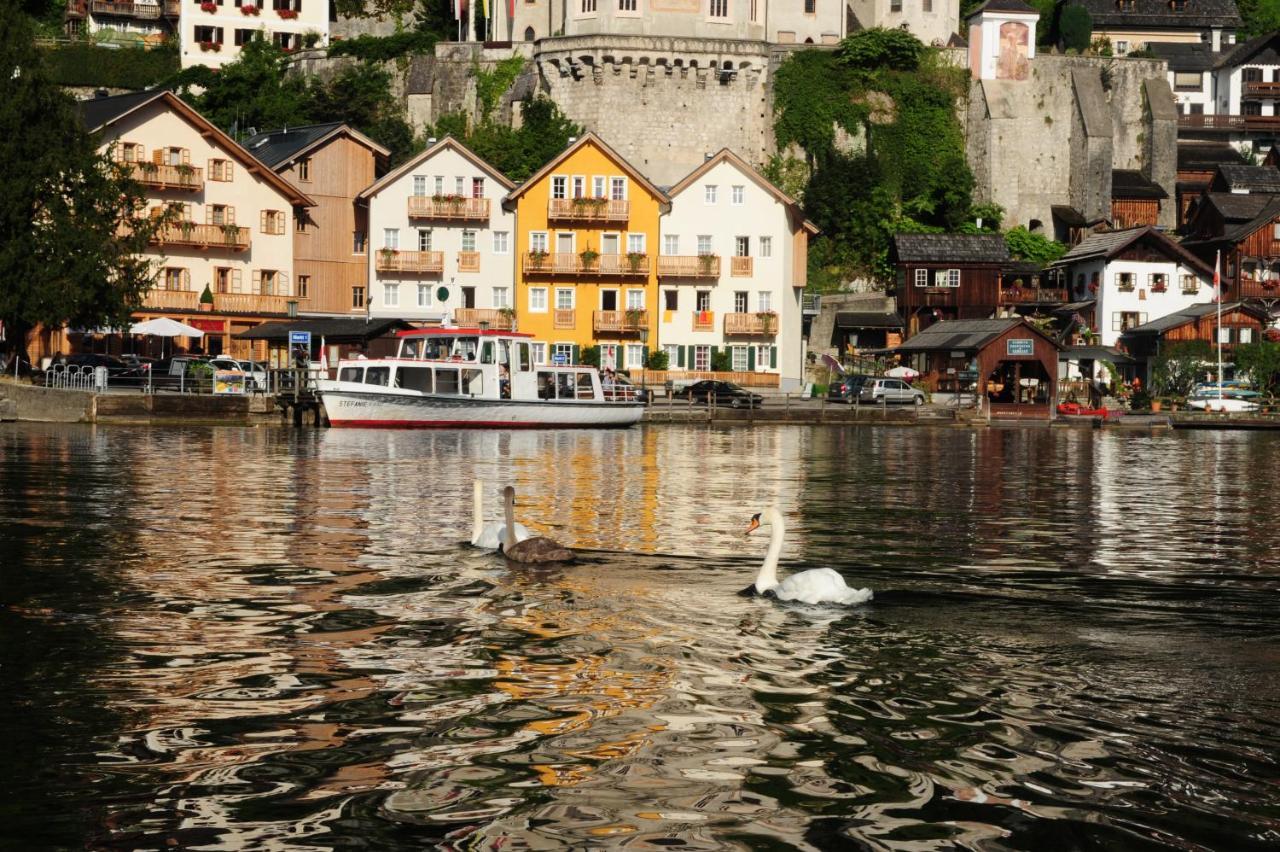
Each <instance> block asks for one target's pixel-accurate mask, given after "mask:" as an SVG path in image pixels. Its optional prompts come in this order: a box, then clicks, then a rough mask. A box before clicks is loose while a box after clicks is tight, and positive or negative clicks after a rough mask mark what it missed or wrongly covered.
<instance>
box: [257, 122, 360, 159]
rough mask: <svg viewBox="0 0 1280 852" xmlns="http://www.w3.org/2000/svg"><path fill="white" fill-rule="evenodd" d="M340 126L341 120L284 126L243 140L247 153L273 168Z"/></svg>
mask: <svg viewBox="0 0 1280 852" xmlns="http://www.w3.org/2000/svg"><path fill="white" fill-rule="evenodd" d="M341 126H342V122H340V121H334V122H330V123H329V124H310V125H307V126H305V127H286V128H283V129H282V130H269V131H267V132H266V133H258V134H256V135H254V136H250V137H249V138H248V139H246V140H245V142H244V147H246V148H248V149H249V153H250V154H253V156H255V157H257V158H258V159H259V160H260V161H262V163H263V165H266V166H270V167H271V168H273V169H274V168H275V167H276V166H278V165H280V164H281V163H283V162H284V161H285V160H287V159H289V158H290V157H291V156H293V155H294V154H295V153H297V152H298V151H301V150H302V149H303V148H306V147H307V146H309V145H311V144H312V143H314V142H315V141H317V140H318V139H322V138H324V137H325V136H327V135H328V134H330V133H332V132H333V131H334V130H336V129H337V128H339V127H341Z"/></svg>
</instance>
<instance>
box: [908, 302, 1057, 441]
mask: <svg viewBox="0 0 1280 852" xmlns="http://www.w3.org/2000/svg"><path fill="white" fill-rule="evenodd" d="M1061 348H1062V347H1061V346H1059V345H1058V342H1057V341H1056V340H1054V339H1053V338H1052V337H1049V336H1048V335H1047V334H1045V333H1044V332H1043V331H1041V330H1040V329H1039V328H1037V327H1036V326H1034V325H1032V324H1031V323H1029V322H1027V321H1026V320H1025V319H1022V318H1021V317H1009V318H1002V319H977V320H944V321H942V322H938V323H934V324H933V325H931V326H929V328H928V329H927V330H925V331H922V332H920V333H919V334H917V335H916V336H915V337H912V338H911V339H910V340H908V341H907V342H906V343H904V344H902V345H901V346H899V347H898V348H897V349H896V350H895V351H896V352H897V353H898V354H899V355H900V356H902V357H903V359H904V360H905V361H906V362H907V363H909V364H910V365H911V366H912V368H913V369H915V370H917V371H918V372H919V373H920V377H921V380H922V381H923V382H924V383H925V385H927V386H928V387H929V389H930V390H932V391H935V392H936V391H941V392H952V393H970V392H971V393H974V394H975V395H979V396H984V397H985V398H986V400H987V404H988V405H989V406H990V411H991V415H992V416H993V417H1016V418H1034V419H1048V418H1050V417H1051V416H1052V414H1053V411H1054V408H1055V406H1056V405H1057V393H1058V391H1057V378H1058V355H1059V352H1060V351H1061Z"/></svg>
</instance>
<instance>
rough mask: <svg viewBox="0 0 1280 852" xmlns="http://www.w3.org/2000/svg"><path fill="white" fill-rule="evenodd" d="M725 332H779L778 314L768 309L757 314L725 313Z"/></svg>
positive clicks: (769, 333)
mask: <svg viewBox="0 0 1280 852" xmlns="http://www.w3.org/2000/svg"><path fill="white" fill-rule="evenodd" d="M724 333H725V334H768V335H773V334H777V333H778V315H777V314H775V313H772V312H768V311H766V312H762V313H755V314H750V313H748V314H725V315H724Z"/></svg>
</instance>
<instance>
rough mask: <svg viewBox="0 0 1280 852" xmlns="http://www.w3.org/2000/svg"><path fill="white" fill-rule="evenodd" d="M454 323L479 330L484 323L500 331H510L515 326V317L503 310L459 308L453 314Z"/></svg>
mask: <svg viewBox="0 0 1280 852" xmlns="http://www.w3.org/2000/svg"><path fill="white" fill-rule="evenodd" d="M453 321H454V322H455V323H456V324H457V325H460V326H462V327H463V328H479V327H480V323H482V322H484V323H488V324H489V328H492V329H497V330H499V331H510V330H511V329H512V328H513V327H514V326H515V316H514V315H512V314H509V313H504V312H503V310H502V309H501V308H458V309H457V310H455V311H454V312H453Z"/></svg>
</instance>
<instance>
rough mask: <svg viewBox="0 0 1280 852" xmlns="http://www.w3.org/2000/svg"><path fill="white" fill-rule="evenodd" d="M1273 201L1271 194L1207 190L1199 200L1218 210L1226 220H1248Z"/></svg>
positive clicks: (1201, 203)
mask: <svg viewBox="0 0 1280 852" xmlns="http://www.w3.org/2000/svg"><path fill="white" fill-rule="evenodd" d="M1271 201H1272V198H1271V196H1269V195H1242V194H1240V193H1238V192H1207V193H1205V194H1204V195H1203V196H1202V197H1201V200H1200V202H1199V204H1200V205H1207V206H1209V207H1212V208H1214V209H1216V210H1217V211H1218V214H1219V215H1220V216H1222V218H1223V220H1224V221H1226V222H1248V221H1249V220H1250V219H1252V218H1253V217H1254V216H1257V215H1258V214H1259V213H1261V212H1262V211H1263V210H1264V209H1266V206H1267V205H1268V204H1270V203H1271Z"/></svg>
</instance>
